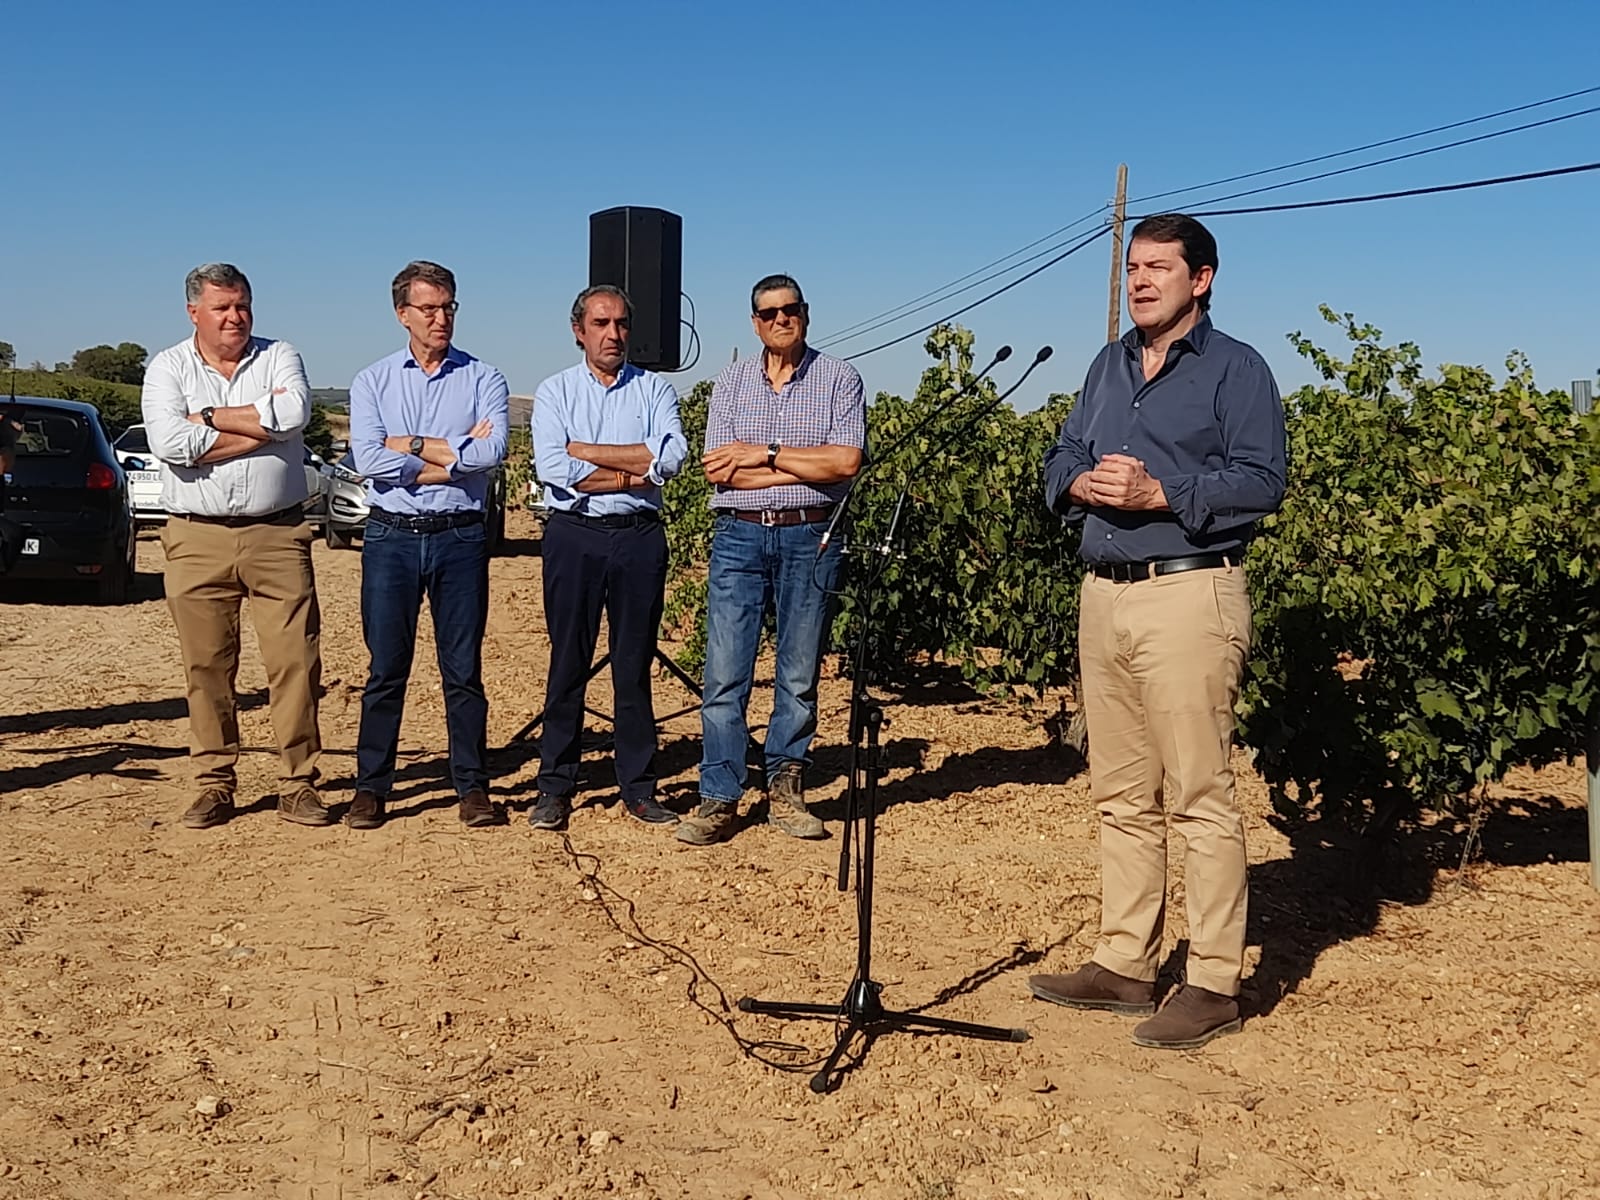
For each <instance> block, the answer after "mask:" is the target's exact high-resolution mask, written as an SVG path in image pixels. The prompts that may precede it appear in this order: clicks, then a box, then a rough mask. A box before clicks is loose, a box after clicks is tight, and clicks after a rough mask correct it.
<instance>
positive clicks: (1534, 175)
mask: <svg viewBox="0 0 1600 1200" xmlns="http://www.w3.org/2000/svg"><path fill="white" fill-rule="evenodd" d="M1583 171H1600V162H1592V163H1580V164H1578V165H1577V166H1573V167H1553V168H1551V169H1550V170H1548V171H1524V172H1523V173H1522V174H1520V175H1498V176H1496V177H1495V178H1493V179H1472V180H1469V181H1467V182H1466V183H1441V184H1435V185H1434V186H1432V187H1420V188H1407V189H1406V190H1405V191H1402V192H1373V193H1371V194H1370V195H1366V196H1340V197H1338V198H1336V199H1333V200H1302V201H1300V202H1299V203H1298V204H1259V205H1256V206H1254V207H1252V208H1213V209H1206V210H1203V211H1196V212H1193V213H1190V214H1189V215H1190V216H1192V217H1238V216H1243V215H1245V214H1246V213H1269V212H1290V211H1292V210H1294V209H1298V208H1336V207H1338V206H1339V205H1341V204H1367V203H1370V202H1371V201H1373V200H1399V199H1401V198H1402V197H1405V196H1434V195H1438V194H1439V193H1441V192H1465V191H1470V190H1471V189H1473V188H1486V187H1496V186H1498V185H1500V184H1502V183H1523V182H1525V181H1527V180H1529V179H1554V178H1555V177H1556V176H1558V175H1577V174H1579V173H1580V172H1583ZM1128 219H1129V220H1130V221H1132V220H1135V219H1137V218H1134V217H1129V218H1128Z"/></svg>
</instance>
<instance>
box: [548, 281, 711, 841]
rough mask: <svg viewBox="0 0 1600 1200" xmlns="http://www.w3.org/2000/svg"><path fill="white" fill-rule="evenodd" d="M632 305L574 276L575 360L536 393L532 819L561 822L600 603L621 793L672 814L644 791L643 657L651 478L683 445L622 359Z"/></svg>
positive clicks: (652, 540)
mask: <svg viewBox="0 0 1600 1200" xmlns="http://www.w3.org/2000/svg"><path fill="white" fill-rule="evenodd" d="M631 318H632V307H631V306H630V305H629V303H628V297H627V296H626V295H625V294H624V293H623V291H622V289H621V288H618V287H614V286H612V285H610V284H597V285H595V286H594V287H589V288H585V289H584V290H583V291H582V292H580V293H579V294H578V299H577V300H576V302H574V304H573V306H572V333H573V336H574V337H575V338H576V339H577V343H578V346H579V347H580V348H581V349H582V350H583V361H582V362H581V363H579V364H577V365H576V366H574V367H569V368H568V369H567V370H565V371H562V372H561V373H560V374H557V375H552V376H551V377H550V378H549V379H546V380H545V381H544V382H543V383H541V384H540V385H539V388H538V390H537V391H536V392H535V393H534V402H533V458H534V467H535V469H536V471H537V472H538V476H539V481H540V482H541V483H543V484H544V488H545V504H546V506H547V507H548V508H549V510H550V519H549V521H548V522H547V523H546V526H545V535H544V546H543V548H542V557H543V562H544V614H545V621H546V623H547V625H548V628H549V631H550V675H549V679H548V682H547V684H546V688H545V708H544V733H543V735H542V736H541V737H540V739H539V752H540V764H539V798H538V800H537V802H536V803H535V804H534V807H533V811H532V812H531V813H529V815H528V822H529V824H531V825H532V826H533V827H534V828H535V829H561V828H563V827H564V826H565V825H566V822H567V817H568V815H569V814H570V813H571V811H572V794H573V792H574V791H576V790H577V783H578V759H579V755H580V753H581V749H580V738H581V737H582V734H583V697H584V688H585V685H586V684H587V682H588V676H589V670H590V666H591V664H592V663H593V661H594V651H595V643H596V641H597V640H598V638H599V634H600V615H601V612H602V611H604V613H605V616H606V623H607V626H608V631H609V646H610V656H611V686H612V695H613V698H614V701H615V711H616V718H615V720H616V767H617V785H618V787H619V789H620V790H621V792H622V802H623V804H624V805H625V806H626V807H627V809H628V811H629V812H630V813H632V814H633V815H634V816H635V817H638V818H639V819H640V820H641V821H646V822H649V823H651V824H671V823H674V822H676V821H677V819H678V818H677V815H676V814H675V813H673V812H672V811H671V810H670V809H667V808H664V807H662V806H661V805H660V804H659V803H657V801H656V798H655V790H656V774H655V753H656V717H655V705H654V702H653V699H652V697H651V693H650V660H651V658H652V657H653V656H654V654H655V648H656V634H657V631H658V628H659V626H660V624H661V609H662V604H663V598H664V593H665V587H666V578H667V535H666V530H665V529H663V528H662V524H661V485H662V484H663V483H665V482H666V481H667V480H668V479H671V478H672V477H673V476H674V475H676V474H677V473H678V471H679V470H680V469H681V468H682V467H683V462H684V458H685V456H686V454H687V452H688V445H687V443H686V442H685V441H684V437H683V423H682V421H681V420H680V419H679V416H678V394H677V392H675V391H674V390H673V388H672V385H671V384H670V383H668V382H667V381H666V380H665V379H663V378H661V376H659V375H656V374H653V373H652V372H649V371H644V370H640V369H639V368H638V367H635V366H633V365H631V364H630V363H629V362H628V361H627V357H628V333H629V327H630V322H631Z"/></svg>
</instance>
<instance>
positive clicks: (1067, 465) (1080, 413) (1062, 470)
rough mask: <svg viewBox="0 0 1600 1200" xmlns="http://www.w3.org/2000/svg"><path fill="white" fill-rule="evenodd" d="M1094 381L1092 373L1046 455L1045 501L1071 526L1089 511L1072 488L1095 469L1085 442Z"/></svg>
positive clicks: (1084, 382)
mask: <svg viewBox="0 0 1600 1200" xmlns="http://www.w3.org/2000/svg"><path fill="white" fill-rule="evenodd" d="M1093 380H1094V371H1093V370H1092V369H1091V370H1090V372H1089V377H1088V378H1087V379H1085V380H1084V381H1083V390H1082V391H1080V392H1079V393H1078V399H1077V402H1076V403H1074V404H1073V406H1072V411H1071V412H1069V413H1068V414H1067V419H1066V420H1065V421H1063V422H1062V423H1061V436H1060V437H1059V438H1057V439H1056V443H1055V445H1053V446H1051V447H1050V449H1048V450H1046V451H1045V452H1044V500H1045V504H1046V506H1047V507H1048V508H1049V509H1050V511H1051V512H1053V513H1059V514H1060V515H1061V516H1063V517H1065V518H1066V519H1067V521H1068V522H1069V523H1070V524H1073V525H1077V524H1081V523H1082V521H1083V519H1084V517H1086V516H1088V514H1089V510H1088V509H1087V508H1086V507H1084V506H1083V505H1081V504H1078V503H1076V502H1075V501H1074V500H1073V499H1072V485H1073V484H1074V483H1076V482H1077V481H1078V477H1079V476H1080V475H1082V474H1084V473H1085V472H1087V471H1091V470H1093V469H1094V455H1092V454H1090V453H1089V447H1088V445H1087V444H1086V443H1085V441H1084V438H1083V429H1084V425H1085V423H1086V421H1087V415H1086V414H1087V412H1088V405H1087V403H1086V401H1087V400H1088V398H1089V388H1090V386H1091V385H1092V383H1093Z"/></svg>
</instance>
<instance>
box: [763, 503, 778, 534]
mask: <svg viewBox="0 0 1600 1200" xmlns="http://www.w3.org/2000/svg"><path fill="white" fill-rule="evenodd" d="M777 523H778V514H777V513H776V512H774V511H773V510H772V509H770V508H764V509H762V510H761V524H762V525H764V526H765V527H766V528H768V529H771V528H773V527H774V526H776V525H777Z"/></svg>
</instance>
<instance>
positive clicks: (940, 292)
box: [817, 205, 1105, 346]
mask: <svg viewBox="0 0 1600 1200" xmlns="http://www.w3.org/2000/svg"><path fill="white" fill-rule="evenodd" d="M1104 211H1105V206H1104V205H1101V206H1100V207H1099V208H1097V209H1095V210H1094V211H1093V212H1087V213H1084V214H1083V216H1081V217H1079V218H1078V219H1077V220H1076V221H1069V222H1068V223H1067V224H1065V225H1063V226H1062V227H1061V228H1060V229H1052V230H1051V231H1050V232H1049V233H1047V234H1045V235H1044V236H1043V237H1040V238H1035V239H1034V240H1033V241H1031V242H1029V243H1028V244H1027V245H1026V246H1019V247H1018V248H1017V249H1015V250H1013V251H1012V252H1011V253H1010V254H1006V255H1002V256H1001V257H1000V258H997V259H995V260H994V261H993V262H987V263H984V264H983V266H981V267H976V268H974V269H973V270H971V271H968V272H967V273H966V274H965V275H963V276H961V277H960V278H959V279H952V280H951V281H950V282H949V283H946V284H941V285H940V286H939V287H936V288H934V289H933V290H932V291H927V292H923V293H922V295H920V296H913V297H912V298H911V299H909V300H907V301H906V302H905V303H904V304H897V305H895V306H894V307H893V308H887V309H884V311H883V312H881V313H876V314H874V315H873V316H870V317H866V318H863V319H862V320H860V321H857V322H856V323H855V324H854V325H846V326H845V327H844V328H843V329H840V330H837V331H836V332H834V333H830V334H828V335H827V336H826V337H824V338H822V339H821V340H820V341H818V342H817V345H818V346H827V345H830V344H831V343H834V342H847V341H850V340H851V338H852V337H859V336H861V335H862V334H865V333H868V332H870V331H869V330H867V329H864V328H862V327H863V326H867V325H872V326H873V328H878V326H877V325H873V322H875V321H879V320H880V319H881V318H885V317H888V318H892V319H891V320H885V321H882V324H885V325H888V324H892V323H893V320H894V319H898V317H906V316H910V315H911V313H912V312H921V311H922V308H927V307H930V305H926V304H925V305H922V306H921V308H912V309H910V312H904V311H902V310H903V309H908V308H910V306H911V305H913V304H916V303H917V302H918V301H921V300H926V299H928V298H929V297H930V296H937V297H938V298H939V299H949V298H950V297H951V296H958V295H960V294H961V293H960V292H950V291H949V289H950V288H953V287H955V286H956V284H958V283H965V282H966V281H967V280H969V279H971V278H972V277H973V276H974V275H977V274H979V273H981V272H983V271H987V270H988V269H989V268H990V267H998V266H999V265H1000V264H1001V263H1003V262H1010V260H1011V259H1013V258H1015V257H1016V256H1017V255H1019V254H1023V253H1025V252H1027V251H1029V250H1032V249H1033V248H1034V247H1035V246H1037V245H1039V244H1040V243H1041V242H1048V241H1051V240H1052V239H1054V238H1057V237H1060V236H1061V235H1062V234H1064V233H1067V232H1069V231H1070V230H1073V229H1076V228H1077V227H1078V226H1079V225H1082V224H1083V223H1084V222H1085V221H1091V220H1093V219H1094V218H1095V217H1098V216H1099V215H1100V214H1101V213H1102V212H1104ZM1052 249H1053V247H1052ZM1049 253H1050V250H1043V251H1041V252H1040V254H1036V255H1034V256H1033V257H1034V258H1038V257H1041V256H1042V255H1044V254H1049ZM1022 261H1023V262H1032V261H1033V259H1032V258H1026V259H1023V260H1022ZM1021 265H1022V263H1012V267H1019V266H1021ZM1012 267H1008V268H1006V270H1010V269H1012ZM999 274H1001V275H1004V274H1005V271H1001V272H999ZM993 278H995V276H994V275H990V276H987V277H986V279H980V280H978V282H977V283H975V284H973V285H972V286H973V287H977V286H979V285H980V284H982V283H985V282H987V280H988V279H993ZM961 290H962V291H966V290H969V289H966V288H963V289H961ZM937 302H938V301H937V300H935V301H934V303H937ZM856 330H860V331H861V332H860V333H856V332H855V331H856Z"/></svg>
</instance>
